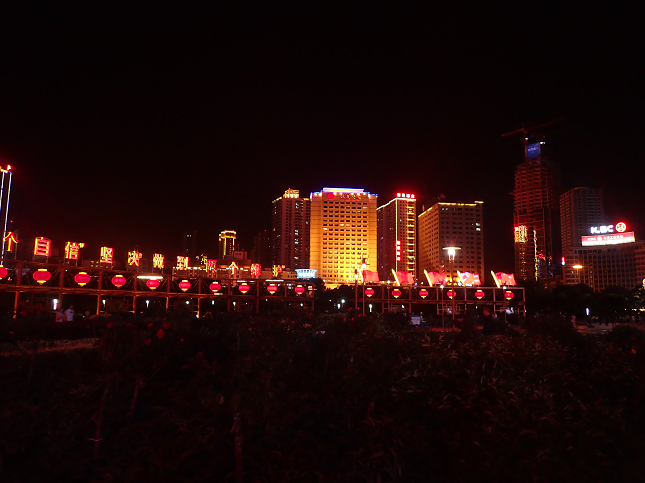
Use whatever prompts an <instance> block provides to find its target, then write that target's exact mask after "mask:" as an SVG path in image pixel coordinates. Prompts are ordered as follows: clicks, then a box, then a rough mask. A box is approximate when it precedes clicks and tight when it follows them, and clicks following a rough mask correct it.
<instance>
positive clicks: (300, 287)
mask: <svg viewBox="0 0 645 483" xmlns="http://www.w3.org/2000/svg"><path fill="white" fill-rule="evenodd" d="M293 291H294V292H296V293H297V294H298V295H302V294H303V293H305V288H304V287H303V286H302V285H298V286H297V287H296V288H294V289H293Z"/></svg>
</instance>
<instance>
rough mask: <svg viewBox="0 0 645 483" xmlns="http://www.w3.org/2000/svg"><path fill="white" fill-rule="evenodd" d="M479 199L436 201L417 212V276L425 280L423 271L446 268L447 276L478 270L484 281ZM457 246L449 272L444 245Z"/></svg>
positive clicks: (480, 202) (481, 206) (482, 226)
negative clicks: (462, 201)
mask: <svg viewBox="0 0 645 483" xmlns="http://www.w3.org/2000/svg"><path fill="white" fill-rule="evenodd" d="M483 206H484V203H483V202H482V201H475V202H473V203H444V202H438V203H435V204H434V205H432V206H431V207H430V208H428V209H427V210H425V211H424V212H423V213H421V214H420V215H419V262H418V266H419V271H418V274H417V278H418V280H420V281H422V282H423V283H426V282H428V281H427V280H426V276H425V273H424V271H426V270H427V271H428V272H439V271H441V270H442V269H443V270H445V272H446V275H447V276H448V278H449V279H450V278H451V277H452V276H453V275H454V276H455V282H456V281H457V273H456V271H457V270H459V271H460V272H471V273H478V274H479V277H480V280H481V282H482V283H483V282H484V277H485V275H484V219H483V218H484V217H483ZM450 246H454V247H459V248H460V250H457V252H456V255H455V261H454V265H453V269H454V271H455V273H454V274H451V273H450V261H449V260H448V250H444V248H446V247H450Z"/></svg>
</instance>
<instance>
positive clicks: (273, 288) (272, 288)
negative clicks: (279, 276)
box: [267, 283, 278, 295]
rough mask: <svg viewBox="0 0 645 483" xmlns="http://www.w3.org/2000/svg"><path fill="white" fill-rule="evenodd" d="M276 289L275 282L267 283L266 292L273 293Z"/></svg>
mask: <svg viewBox="0 0 645 483" xmlns="http://www.w3.org/2000/svg"><path fill="white" fill-rule="evenodd" d="M277 291H278V286H277V285H276V284H274V283H272V284H271V285H269V286H268V287H267V292H269V293H270V294H271V295H273V294H274V293H276V292H277Z"/></svg>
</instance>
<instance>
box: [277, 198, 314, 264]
mask: <svg viewBox="0 0 645 483" xmlns="http://www.w3.org/2000/svg"><path fill="white" fill-rule="evenodd" d="M310 215H311V203H310V200H309V199H308V198H300V192H299V191H298V190H292V189H288V190H287V191H285V192H284V195H282V197H280V198H278V199H277V200H274V201H273V206H272V215H271V225H272V227H271V263H272V264H273V265H284V266H285V267H286V268H290V269H291V270H296V269H302V268H309V232H310V230H309V223H310Z"/></svg>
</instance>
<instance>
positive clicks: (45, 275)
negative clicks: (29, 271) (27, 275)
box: [34, 268, 52, 285]
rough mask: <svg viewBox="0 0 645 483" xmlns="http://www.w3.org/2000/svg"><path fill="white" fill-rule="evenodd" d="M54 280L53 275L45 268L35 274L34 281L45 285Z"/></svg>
mask: <svg viewBox="0 0 645 483" xmlns="http://www.w3.org/2000/svg"><path fill="white" fill-rule="evenodd" d="M50 278H52V274H51V273H49V272H48V271H47V270H46V269H44V268H39V269H38V270H36V271H35V272H34V280H35V281H36V282H38V283H39V284H40V285H42V284H43V283H45V282H46V281H47V280H49V279H50Z"/></svg>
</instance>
